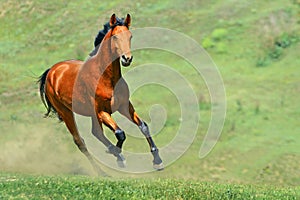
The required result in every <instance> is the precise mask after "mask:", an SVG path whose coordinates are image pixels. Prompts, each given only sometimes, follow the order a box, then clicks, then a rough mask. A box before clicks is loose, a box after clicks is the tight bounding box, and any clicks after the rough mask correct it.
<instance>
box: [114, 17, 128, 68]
mask: <svg viewBox="0 0 300 200" xmlns="http://www.w3.org/2000/svg"><path fill="white" fill-rule="evenodd" d="M130 23H131V17H130V15H129V14H127V16H126V18H125V19H124V21H123V22H122V23H120V22H119V20H118V19H117V18H116V15H115V14H113V15H112V16H111V18H110V21H109V24H110V27H111V33H110V37H111V40H110V42H111V49H112V53H114V54H115V55H117V57H119V58H120V59H121V63H122V65H123V66H125V67H127V66H129V65H130V64H131V62H132V58H133V56H132V55H131V52H130V47H131V38H132V35H131V32H130V31H129V26H130Z"/></svg>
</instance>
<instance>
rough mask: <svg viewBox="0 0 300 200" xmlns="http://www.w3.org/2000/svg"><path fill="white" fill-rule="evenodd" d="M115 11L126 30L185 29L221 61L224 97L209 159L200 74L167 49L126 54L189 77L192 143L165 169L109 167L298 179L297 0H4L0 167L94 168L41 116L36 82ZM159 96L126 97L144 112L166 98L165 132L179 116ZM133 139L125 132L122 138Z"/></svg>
mask: <svg viewBox="0 0 300 200" xmlns="http://www.w3.org/2000/svg"><path fill="white" fill-rule="evenodd" d="M112 13H116V14H117V15H118V16H125V14H126V13H130V14H131V15H132V29H134V28H139V27H151V26H156V27H165V28H170V29H173V30H176V31H179V32H182V33H184V34H186V35H188V36H190V37H192V38H194V39H195V40H196V41H197V42H198V43H199V44H201V45H202V46H203V47H204V48H205V49H206V50H207V51H208V53H209V54H210V56H211V57H212V59H213V60H214V62H215V63H216V65H217V66H218V69H219V70H220V73H221V75H222V77H223V80H224V84H225V88H226V96H227V116H226V121H225V125H224V129H223V132H222V135H221V138H220V140H219V141H218V143H217V145H216V147H215V148H214V149H213V151H212V152H211V153H210V154H209V155H208V156H207V157H205V158H204V159H199V157H198V153H199V148H200V146H201V143H202V141H203V138H204V135H205V134H206V131H207V128H208V125H209V120H210V100H209V93H208V91H207V88H206V86H205V83H204V82H203V80H199V79H198V78H197V76H196V77H195V76H194V74H193V71H192V70H190V67H186V64H184V63H182V62H177V60H176V59H174V56H172V55H168V54H167V53H161V54H160V53H159V52H156V51H148V52H147V51H145V52H136V53H134V62H133V64H132V66H131V68H134V67H136V66H138V65H140V64H143V63H149V62H159V63H163V64H168V65H169V66H172V67H173V68H174V69H176V70H178V71H180V73H181V74H183V75H184V76H186V77H187V78H188V79H189V80H190V81H191V85H192V87H193V88H194V89H195V92H196V95H197V96H198V97H199V99H198V100H199V102H200V116H201V120H200V122H199V128H198V131H197V136H196V138H195V141H194V143H193V144H192V146H191V147H190V148H189V150H188V151H187V152H186V153H185V154H184V155H183V156H182V157H181V158H180V159H179V160H177V161H176V162H175V163H174V164H172V165H170V166H169V167H167V168H166V170H164V171H163V172H159V173H151V174H140V175H132V174H125V175H124V174H122V175H121V174H120V173H118V172H114V171H112V172H111V173H112V174H116V176H123V177H141V176H142V177H144V178H147V177H156V178H159V177H161V178H180V179H195V181H199V180H201V181H203V180H204V181H216V182H221V183H224V182H234V183H248V184H250V183H260V184H273V185H290V186H298V185H299V184H300V170H299V166H300V148H299V146H300V134H299V133H300V126H299V118H300V107H299V99H300V96H299V95H300V85H299V81H300V78H299V77H300V76H299V75H300V69H299V66H300V59H298V57H299V52H300V34H299V33H300V24H299V23H300V22H299V19H300V4H299V1H296V0H294V1H292V0H289V1H286V0H282V1H260V2H255V3H254V2H248V1H219V0H216V1H207V0H205V1H201V2H197V1H181V0H176V1H172V2H167V1H166V2H155V1H152V0H150V1H139V2H138V3H136V2H123V1H107V2H101V3H100V2H99V1H93V0H86V1H84V2H82V1H71V2H70V1H60V0H55V1H44V0H40V1H21V0H8V1H1V2H0V25H1V29H0V109H1V112H0V134H1V137H0V151H1V152H2V153H1V155H0V170H1V171H5V172H24V173H39V174H40V173H43V174H65V173H67V174H92V172H91V167H90V165H89V163H88V162H87V160H86V159H85V158H84V156H83V155H81V153H80V152H79V151H78V150H77V147H75V145H74V144H73V141H72V138H71V136H70V134H69V133H68V132H67V130H66V128H65V126H64V124H59V123H57V120H56V119H44V118H43V113H44V112H45V109H44V107H43V105H42V103H41V102H40V99H39V96H38V93H37V92H38V86H37V84H36V83H35V81H36V77H38V76H39V75H40V74H41V73H42V72H43V71H44V70H46V69H47V68H49V67H50V66H52V65H53V64H54V63H56V62H58V61H61V60H65V59H71V58H76V59H85V58H86V56H87V55H88V53H89V51H90V50H92V48H93V46H92V44H93V39H94V37H95V35H96V33H97V31H98V30H99V29H100V28H102V25H103V23H104V22H106V21H107V20H108V19H109V16H110V15H111V14H112ZM133 40H134V38H133ZM174 45H176V43H175V44H174ZM158 55H160V56H158ZM125 71H126V70H124V72H125ZM153 94H155V96H154V95H153ZM168 95H169V96H170V94H169V93H168V92H167V91H164V90H161V91H158V92H157V90H156V88H155V87H154V88H151V87H150V88H141V90H139V91H138V92H137V93H136V94H134V96H133V97H132V101H133V103H134V105H135V107H136V110H138V112H139V113H140V115H141V116H142V117H143V118H145V119H146V120H149V116H148V109H149V108H150V107H151V105H153V104H156V103H160V104H162V105H164V106H165V108H166V110H167V111H168V113H170V114H169V115H168V117H169V118H168V120H167V123H166V125H165V127H164V129H163V131H164V135H166V136H168V135H172V133H173V131H174V130H176V129H177V128H178V118H179V117H180V116H179V114H180V113H179V112H178V111H177V110H174V109H173V108H176V101H175V100H172V101H170V102H171V103H169V102H167V103H166V102H165V101H164V99H165V98H164V97H165V96H167V97H169V96H168ZM106 132H107V135H110V133H109V132H108V131H106ZM111 138H112V139H114V138H113V137H111ZM154 139H156V140H157V143H158V145H163V144H164V143H165V142H167V141H168V139H169V138H167V137H160V136H159V135H158V136H156V137H155V138H154ZM135 142H136V141H135V140H134V139H132V138H128V140H127V141H126V143H125V148H131V147H132V146H134V145H136V144H135ZM137 147H139V148H142V149H143V150H147V146H146V142H145V141H144V140H143V141H138V145H137ZM106 170H108V171H111V170H110V169H106ZM122 184H123V183H122ZM140 184H142V183H140ZM159 184H169V182H168V181H166V182H163V183H159ZM55 187H56V186H55ZM141 187H142V186H141ZM195 187H198V186H195ZM199 187H202V186H199ZM220 187H221V188H222V187H223V186H220ZM193 190H194V189H193ZM249 190H251V188H249ZM262 190H268V189H262ZM235 191H237V192H238V191H240V189H239V188H236V189H235ZM220 192H223V188H222V189H220ZM250 193H251V192H250ZM255 194H256V193H251V195H255ZM137 195H138V194H137ZM154 198H155V197H154Z"/></svg>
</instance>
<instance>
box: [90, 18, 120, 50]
mask: <svg viewBox="0 0 300 200" xmlns="http://www.w3.org/2000/svg"><path fill="white" fill-rule="evenodd" d="M116 19H117V22H116V23H115V25H114V26H113V27H111V26H110V25H109V21H108V22H106V23H105V24H104V25H103V29H102V30H100V31H99V32H98V34H97V36H96V37H95V40H94V47H95V49H94V50H93V51H92V52H91V53H90V56H94V55H96V53H97V51H98V48H99V45H100V43H101V42H102V40H103V38H104V36H105V35H106V33H107V32H108V31H109V30H110V29H112V28H114V27H115V26H124V25H125V24H124V18H121V19H120V18H118V17H116Z"/></svg>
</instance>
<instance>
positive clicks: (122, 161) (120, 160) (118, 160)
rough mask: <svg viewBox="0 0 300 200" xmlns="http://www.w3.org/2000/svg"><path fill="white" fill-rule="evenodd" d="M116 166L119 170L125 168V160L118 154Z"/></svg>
mask: <svg viewBox="0 0 300 200" xmlns="http://www.w3.org/2000/svg"><path fill="white" fill-rule="evenodd" d="M117 164H118V166H119V167H120V168H125V167H126V160H125V157H124V156H123V155H122V154H119V155H118V156H117Z"/></svg>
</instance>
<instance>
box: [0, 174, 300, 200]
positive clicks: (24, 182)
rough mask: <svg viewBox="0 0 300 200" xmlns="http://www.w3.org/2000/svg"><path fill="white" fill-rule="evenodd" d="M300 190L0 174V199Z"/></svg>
mask: <svg viewBox="0 0 300 200" xmlns="http://www.w3.org/2000/svg"><path fill="white" fill-rule="evenodd" d="M299 197H300V188H299V187H298V188H296V187H283V188H277V187H272V186H262V185H232V184H217V183H212V182H197V181H182V180H174V179H157V180H150V179H129V180H127V179H126V180H124V179H99V178H92V179H91V178H89V177H84V176H72V177H71V176H32V175H20V174H13V175H12V174H1V176H0V198H1V199H93V200H94V199H282V200H284V199H298V198H299Z"/></svg>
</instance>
